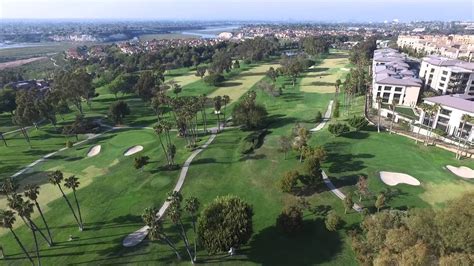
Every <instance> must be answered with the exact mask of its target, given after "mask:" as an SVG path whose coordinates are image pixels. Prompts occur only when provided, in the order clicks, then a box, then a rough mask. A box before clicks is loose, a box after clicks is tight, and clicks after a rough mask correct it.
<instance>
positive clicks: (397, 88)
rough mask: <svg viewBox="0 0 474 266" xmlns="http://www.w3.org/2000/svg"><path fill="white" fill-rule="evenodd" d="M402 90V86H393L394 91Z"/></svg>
mask: <svg viewBox="0 0 474 266" xmlns="http://www.w3.org/2000/svg"><path fill="white" fill-rule="evenodd" d="M402 90H403V88H402V87H395V91H399V92H400V91H402Z"/></svg>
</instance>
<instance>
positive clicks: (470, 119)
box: [456, 114, 474, 160]
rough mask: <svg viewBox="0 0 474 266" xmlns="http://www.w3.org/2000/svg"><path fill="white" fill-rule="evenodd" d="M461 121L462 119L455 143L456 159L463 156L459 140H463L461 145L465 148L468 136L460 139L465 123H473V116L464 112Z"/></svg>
mask: <svg viewBox="0 0 474 266" xmlns="http://www.w3.org/2000/svg"><path fill="white" fill-rule="evenodd" d="M461 121H462V126H461V128H460V129H459V128H458V132H457V135H458V144H457V148H456V159H458V160H460V159H461V158H462V156H463V151H462V150H461V142H462V141H464V144H463V146H464V148H465V149H466V150H467V138H468V136H466V137H465V138H464V140H463V139H462V137H463V134H464V128H465V127H466V123H468V122H469V123H472V124H474V117H472V116H470V115H468V114H464V115H463V116H462V117H461ZM466 154H467V151H466Z"/></svg>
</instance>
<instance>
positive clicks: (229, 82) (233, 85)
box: [219, 81, 243, 88]
mask: <svg viewBox="0 0 474 266" xmlns="http://www.w3.org/2000/svg"><path fill="white" fill-rule="evenodd" d="M242 84H243V83H242V82H232V81H228V82H224V83H222V84H221V85H220V86H219V88H228V87H237V86H240V85H242Z"/></svg>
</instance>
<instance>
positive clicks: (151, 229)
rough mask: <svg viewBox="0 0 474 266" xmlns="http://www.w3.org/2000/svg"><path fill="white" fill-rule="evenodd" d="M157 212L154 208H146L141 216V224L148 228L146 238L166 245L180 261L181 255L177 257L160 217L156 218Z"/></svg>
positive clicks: (174, 247) (177, 253) (176, 250)
mask: <svg viewBox="0 0 474 266" xmlns="http://www.w3.org/2000/svg"><path fill="white" fill-rule="evenodd" d="M157 212H158V210H157V209H156V208H154V207H152V208H146V209H145V211H144V212H143V214H142V220H143V222H144V223H145V224H146V225H147V226H148V237H149V238H150V240H152V241H153V240H163V241H165V242H166V244H168V246H169V247H170V248H171V249H172V250H173V251H174V253H175V254H176V257H177V258H178V260H181V255H179V252H178V249H177V248H176V246H175V245H174V244H173V242H171V240H170V239H169V238H168V236H167V235H166V233H165V230H164V228H163V222H162V221H161V219H160V218H161V217H158V216H157V215H156V213H157Z"/></svg>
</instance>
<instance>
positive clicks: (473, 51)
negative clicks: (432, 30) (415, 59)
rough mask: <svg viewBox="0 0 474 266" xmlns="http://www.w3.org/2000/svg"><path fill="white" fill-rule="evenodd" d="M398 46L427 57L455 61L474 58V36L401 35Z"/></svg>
mask: <svg viewBox="0 0 474 266" xmlns="http://www.w3.org/2000/svg"><path fill="white" fill-rule="evenodd" d="M397 45H398V47H400V48H403V47H405V48H411V49H413V50H415V51H416V52H418V53H425V54H426V55H434V54H435V55H441V56H444V57H448V58H453V59H456V58H466V59H472V58H473V57H474V35H400V36H398V39H397Z"/></svg>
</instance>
